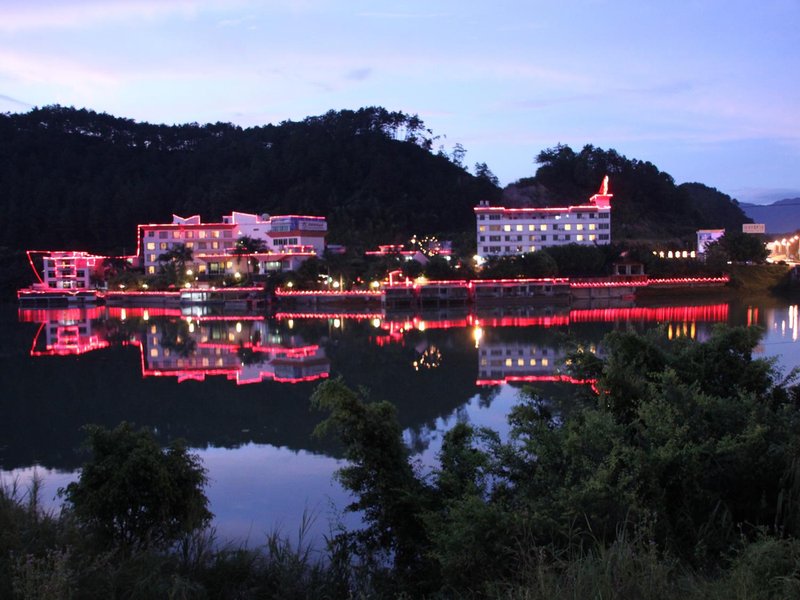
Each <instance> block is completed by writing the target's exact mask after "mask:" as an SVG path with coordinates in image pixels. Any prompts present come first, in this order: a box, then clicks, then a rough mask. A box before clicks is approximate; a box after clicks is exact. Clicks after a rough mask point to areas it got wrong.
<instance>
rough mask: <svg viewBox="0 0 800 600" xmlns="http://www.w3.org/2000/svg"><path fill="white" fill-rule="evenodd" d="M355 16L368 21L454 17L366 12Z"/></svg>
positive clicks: (451, 15) (450, 15)
mask: <svg viewBox="0 0 800 600" xmlns="http://www.w3.org/2000/svg"><path fill="white" fill-rule="evenodd" d="M356 16H357V17H364V18H368V19H447V18H450V17H453V16H454V15H453V13H422V12H399V11H394V12H392V11H368V12H360V13H356Z"/></svg>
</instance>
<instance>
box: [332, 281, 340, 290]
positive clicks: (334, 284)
mask: <svg viewBox="0 0 800 600" xmlns="http://www.w3.org/2000/svg"><path fill="white" fill-rule="evenodd" d="M333 289H335V290H338V289H339V282H338V281H334V282H333Z"/></svg>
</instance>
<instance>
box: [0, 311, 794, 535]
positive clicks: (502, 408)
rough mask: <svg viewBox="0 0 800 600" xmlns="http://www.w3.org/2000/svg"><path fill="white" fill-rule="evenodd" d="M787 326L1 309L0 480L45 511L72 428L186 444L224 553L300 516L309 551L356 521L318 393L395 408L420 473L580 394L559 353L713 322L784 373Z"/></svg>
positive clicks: (750, 315) (696, 316)
mask: <svg viewBox="0 0 800 600" xmlns="http://www.w3.org/2000/svg"><path fill="white" fill-rule="evenodd" d="M797 316H798V307H797V305H793V304H791V303H790V302H789V301H785V300H772V299H770V300H764V299H760V300H758V301H752V302H747V301H736V302H728V301H716V300H691V299H687V298H683V299H674V298H672V299H670V301H669V304H666V303H665V304H654V303H652V302H650V303H648V304H647V305H628V306H618V307H614V308H580V307H572V308H564V307H559V308H553V307H549V308H548V307H537V308H529V309H506V310H501V309H497V310H489V311H485V312H484V311H481V312H479V313H477V314H475V313H469V312H466V311H454V312H446V311H437V312H432V313H423V314H417V315H411V314H397V315H393V314H385V313H375V314H329V315H320V314H304V313H277V314H275V315H272V316H270V317H265V316H263V315H230V314H199V313H198V311H192V312H186V313H182V312H181V311H180V310H164V309H149V310H142V309H127V310H124V309H113V308H105V307H104V308H97V309H91V310H77V309H74V310H73V309H70V310H47V311H46V310H31V311H21V310H18V309H17V307H16V306H8V305H7V306H0V323H2V328H3V329H2V330H3V332H4V335H3V337H2V339H0V408H1V410H0V415H2V418H0V479H2V481H3V482H4V483H5V484H7V485H8V484H10V483H11V482H12V481H17V482H18V484H19V485H21V486H22V487H23V488H24V487H25V486H26V485H27V484H28V483H29V481H30V480H31V478H32V477H33V476H34V474H37V475H38V476H40V477H41V478H42V479H43V480H44V499H45V500H46V501H47V502H48V505H49V506H51V507H52V508H53V509H55V508H56V507H57V506H58V499H57V497H56V492H57V490H58V488H59V487H63V486H64V485H66V484H67V483H69V482H70V481H72V480H74V479H75V478H76V477H77V475H78V469H79V468H80V465H81V463H82V462H83V460H85V455H84V454H83V453H82V452H81V450H80V446H81V442H82V440H83V434H82V431H81V428H82V426H83V425H85V424H87V423H97V424H102V425H105V426H108V427H114V426H116V425H117V424H118V423H119V422H121V421H128V422H132V423H134V424H136V425H137V426H145V427H148V428H151V429H152V430H153V431H155V432H156V435H157V436H158V438H159V439H160V440H162V441H163V442H164V443H166V442H167V441H169V440H170V439H174V438H177V437H180V438H184V439H185V440H187V441H188V443H189V445H190V446H191V447H192V448H193V449H194V451H195V452H196V453H197V454H198V455H199V456H200V457H201V459H202V461H203V463H204V464H205V466H206V468H207V469H208V475H209V480H210V484H209V488H208V490H207V493H208V496H209V498H210V501H211V509H212V511H213V512H214V514H215V519H214V525H215V526H216V527H217V530H218V532H219V533H220V535H221V537H223V538H224V539H228V540H248V541H249V542H250V543H251V544H257V543H260V542H261V541H263V539H264V535H265V533H267V532H269V531H272V530H274V529H275V528H276V527H277V528H280V529H281V530H282V531H283V532H284V533H286V534H288V535H291V536H294V535H295V533H296V531H297V529H298V528H299V525H300V523H301V521H302V520H303V515H304V513H306V514H310V515H312V516H315V517H316V521H315V522H314V524H313V525H312V527H311V531H310V533H311V535H312V536H314V537H319V536H320V535H322V534H325V533H327V532H328V527H329V523H330V522H331V521H332V520H333V521H335V520H337V519H340V518H341V519H343V521H344V523H345V524H346V525H350V526H352V525H355V524H356V523H357V517H355V516H353V515H343V514H342V513H343V509H344V508H345V506H346V505H347V503H348V501H349V499H348V496H347V494H346V493H345V492H344V491H343V490H342V489H341V488H340V487H339V486H338V484H337V483H336V481H335V480H334V478H333V473H334V471H335V470H336V469H337V467H339V466H341V462H340V459H339V456H340V451H339V449H338V448H337V447H336V445H335V444H333V443H332V442H331V440H325V439H318V438H316V437H314V436H312V435H311V433H312V431H313V429H314V427H315V426H316V425H317V424H318V423H319V422H320V421H321V420H322V418H323V415H321V414H320V413H317V412H315V411H313V410H312V409H311V407H310V403H309V397H310V396H311V394H312V392H313V391H314V389H315V387H316V386H317V385H318V384H319V382H320V381H323V380H324V379H326V378H329V377H338V376H341V377H343V378H344V380H345V382H346V383H347V384H348V385H350V386H366V387H367V388H368V389H370V390H371V395H372V397H373V398H375V399H385V400H389V401H391V402H393V403H394V404H395V405H396V406H397V409H398V412H399V417H400V420H401V423H402V425H403V427H404V428H405V431H406V440H407V442H408V443H409V444H410V445H411V447H412V448H413V449H414V451H415V452H416V453H417V455H418V457H419V459H420V460H421V461H422V463H423V464H428V465H430V464H432V463H433V462H434V461H435V455H436V452H437V449H438V447H439V443H440V440H441V437H442V435H443V434H444V432H445V431H447V429H449V427H451V426H452V425H453V424H454V423H455V422H457V421H458V420H469V421H470V422H473V423H475V424H480V425H488V426H490V427H493V428H495V429H498V430H501V431H503V430H504V429H505V426H506V424H505V417H506V415H507V414H508V411H509V409H510V408H511V407H512V406H513V405H514V403H515V402H516V401H517V399H518V394H519V390H520V389H521V387H522V386H523V385H534V386H536V388H537V389H538V390H540V392H541V394H542V395H543V397H546V398H550V399H552V400H553V401H554V402H559V403H561V405H562V406H566V405H568V404H569V402H570V398H571V397H573V396H574V394H575V393H576V386H577V385H578V384H576V383H573V382H569V381H559V379H560V378H561V377H560V374H561V361H562V359H563V356H564V352H565V345H566V343H567V340H568V339H573V340H575V341H577V342H578V343H580V344H582V345H584V346H585V347H587V348H589V349H591V350H596V351H599V352H602V344H601V341H602V338H603V336H604V335H605V334H606V333H608V332H609V331H611V330H614V329H635V330H639V331H641V330H645V329H649V328H661V329H660V331H661V335H665V336H672V337H676V336H690V337H693V338H697V339H703V338H705V337H707V336H708V335H709V332H710V331H711V328H712V327H713V326H714V324H715V323H729V324H734V325H745V324H757V325H760V326H761V327H763V328H764V329H765V330H766V333H765V336H764V339H763V342H762V344H761V346H760V347H759V352H760V353H762V354H764V355H769V356H775V357H777V360H778V362H779V364H780V365H781V367H782V368H784V370H786V371H788V370H789V369H791V368H793V367H795V366H797V365H800V344H798V323H797Z"/></svg>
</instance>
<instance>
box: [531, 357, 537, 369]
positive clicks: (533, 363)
mask: <svg viewBox="0 0 800 600" xmlns="http://www.w3.org/2000/svg"><path fill="white" fill-rule="evenodd" d="M530 364H531V366H532V367H535V366H536V359H535V358H532V359H531V361H530Z"/></svg>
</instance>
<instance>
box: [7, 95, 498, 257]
mask: <svg viewBox="0 0 800 600" xmlns="http://www.w3.org/2000/svg"><path fill="white" fill-rule="evenodd" d="M434 140H435V138H433V137H432V133H431V132H430V131H429V130H428V129H426V128H425V126H424V124H423V123H422V121H421V120H420V119H419V118H418V117H416V116H410V115H406V114H403V113H399V112H389V111H387V110H385V109H383V108H375V107H372V108H362V109H360V110H357V111H350V110H343V111H339V112H334V111H330V112H328V113H326V114H325V115H322V116H318V117H309V118H306V119H304V120H303V121H299V122H292V121H286V122H283V123H281V124H280V125H265V126H263V127H252V128H247V129H242V128H240V127H237V126H234V125H231V124H226V123H216V124H208V125H203V126H200V125H197V124H188V125H175V126H167V125H152V124H149V123H136V122H134V121H132V120H130V119H122V118H117V117H113V116H110V115H107V114H98V113H95V112H92V111H88V110H76V109H73V108H63V107H60V106H51V107H46V108H41V109H34V110H32V111H30V112H28V113H25V114H6V115H0V247H3V246H5V247H8V248H13V249H21V248H60V249H61V248H63V249H87V250H92V251H96V252H120V251H122V250H127V251H128V252H130V251H131V250H132V249H133V248H134V247H135V236H136V224H138V223H156V222H165V221H167V222H168V221H169V220H170V219H171V215H172V213H177V214H180V215H191V214H200V215H201V216H202V217H203V219H204V220H217V219H219V217H220V216H221V215H222V214H227V213H229V212H230V211H231V210H240V211H246V212H256V213H271V214H280V213H307V214H318V215H324V216H326V217H328V222H329V227H330V235H329V240H330V241H332V242H340V243H352V244H356V245H358V246H363V245H371V244H375V243H377V242H384V243H385V242H391V241H399V240H400V239H403V237H405V236H406V235H408V234H411V233H417V234H429V233H449V232H459V231H464V230H471V229H472V228H473V227H474V216H473V212H472V207H473V206H474V205H475V204H476V203H477V202H478V200H480V199H483V198H492V197H494V196H496V195H497V194H498V192H499V191H498V189H497V188H496V186H495V185H494V184H493V183H492V182H491V181H490V180H489V178H488V177H475V176H473V175H471V174H469V173H468V172H467V171H466V170H465V169H464V168H462V167H461V166H460V165H458V164H454V162H453V161H451V160H450V159H449V158H448V157H447V156H446V155H445V154H444V153H443V152H439V153H438V154H437V153H434V152H432V151H431V148H432V145H433V142H434Z"/></svg>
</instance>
